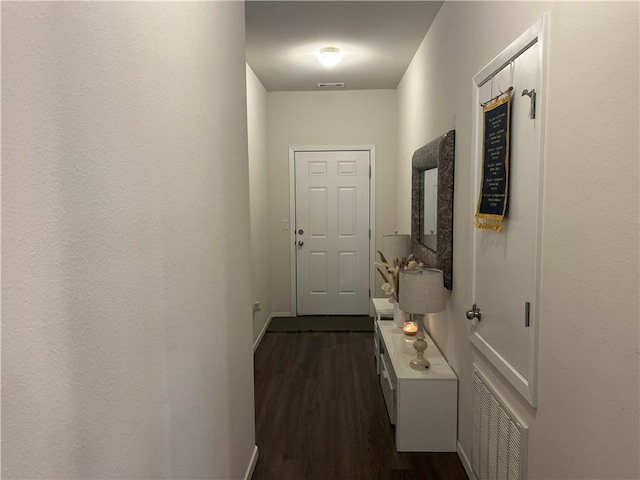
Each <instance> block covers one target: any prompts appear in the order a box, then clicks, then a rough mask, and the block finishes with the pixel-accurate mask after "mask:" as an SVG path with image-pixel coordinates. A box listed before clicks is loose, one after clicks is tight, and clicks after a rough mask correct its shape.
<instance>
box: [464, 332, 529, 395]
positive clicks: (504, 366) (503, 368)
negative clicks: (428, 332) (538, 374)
mask: <svg viewBox="0 0 640 480" xmlns="http://www.w3.org/2000/svg"><path fill="white" fill-rule="evenodd" d="M470 340H471V343H472V344H473V345H474V346H475V347H476V348H477V349H478V350H479V351H480V353H482V354H483V355H484V356H485V357H486V358H487V360H489V362H490V363H491V365H493V366H494V367H495V368H496V370H498V371H499V372H500V373H501V374H502V375H503V376H504V377H505V378H506V379H507V380H508V381H509V383H511V385H512V386H513V388H515V389H516V390H517V391H518V393H519V394H520V395H522V396H523V397H524V398H526V399H527V400H528V401H529V403H531V402H532V399H531V398H530V394H529V391H530V388H531V385H530V383H531V382H529V380H527V379H526V378H525V377H523V376H522V374H521V373H520V372H518V371H517V370H516V369H515V368H514V367H513V365H511V363H510V362H509V360H507V359H506V358H504V357H503V356H502V355H501V354H500V352H498V351H497V350H496V349H495V348H493V346H492V345H491V344H490V343H489V342H487V341H486V340H485V339H484V338H483V337H482V335H480V334H478V332H473V333H472V334H471V336H470ZM532 405H533V403H532ZM533 406H535V405H533Z"/></svg>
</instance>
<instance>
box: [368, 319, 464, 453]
mask: <svg viewBox="0 0 640 480" xmlns="http://www.w3.org/2000/svg"><path fill="white" fill-rule="evenodd" d="M374 332H375V334H374V340H375V354H376V363H377V365H378V373H379V375H380V385H381V386H382V392H383V395H384V400H385V403H386V405H387V411H388V413H389V419H390V420H391V423H392V424H394V425H395V433H396V449H397V450H398V451H399V452H455V451H456V436H457V424H456V422H457V407H458V379H457V377H456V375H455V374H454V373H453V370H451V367H450V366H449V364H448V363H447V361H446V359H445V358H444V357H443V356H442V354H441V353H440V350H439V349H438V347H437V346H436V345H435V344H434V343H433V340H432V339H431V338H430V337H429V336H428V335H426V339H425V340H426V341H427V344H428V347H427V350H426V351H425V356H426V357H427V358H428V359H429V362H431V367H430V368H429V369H427V370H424V371H418V370H414V369H412V368H411V367H410V366H409V361H410V360H411V359H412V358H414V357H415V354H416V351H415V349H414V348H413V341H414V339H415V337H407V336H406V335H404V334H403V333H402V329H401V328H397V327H395V326H394V325H393V321H389V320H376V321H375V322H374Z"/></svg>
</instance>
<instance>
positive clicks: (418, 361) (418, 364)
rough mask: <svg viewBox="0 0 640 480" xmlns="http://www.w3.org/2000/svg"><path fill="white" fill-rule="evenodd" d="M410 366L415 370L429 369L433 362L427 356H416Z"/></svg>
mask: <svg viewBox="0 0 640 480" xmlns="http://www.w3.org/2000/svg"><path fill="white" fill-rule="evenodd" d="M409 366H410V367H411V368H413V369H414V370H427V369H428V368H429V367H430V366H431V364H430V363H429V360H427V359H426V358H424V357H422V358H414V359H413V360H411V361H410V362H409Z"/></svg>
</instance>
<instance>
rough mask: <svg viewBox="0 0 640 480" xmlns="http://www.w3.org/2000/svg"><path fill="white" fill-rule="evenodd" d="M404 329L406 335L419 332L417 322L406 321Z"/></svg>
mask: <svg viewBox="0 0 640 480" xmlns="http://www.w3.org/2000/svg"><path fill="white" fill-rule="evenodd" d="M402 331H403V332H404V334H405V335H415V334H416V333H418V324H417V323H416V322H404V325H403V326H402Z"/></svg>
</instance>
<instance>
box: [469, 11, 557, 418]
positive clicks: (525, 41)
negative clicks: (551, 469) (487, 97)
mask: <svg viewBox="0 0 640 480" xmlns="http://www.w3.org/2000/svg"><path fill="white" fill-rule="evenodd" d="M548 39H549V15H548V14H546V13H545V14H544V15H543V17H542V19H541V20H540V21H538V22H537V23H536V24H534V25H533V26H531V27H530V28H529V29H528V30H527V31H526V32H524V33H523V34H522V35H521V36H520V37H519V38H518V39H517V40H515V41H514V42H513V43H512V44H511V45H509V46H508V47H507V48H506V49H505V50H503V51H502V52H501V53H500V54H499V55H498V56H497V57H496V58H494V59H493V60H492V61H491V62H489V64H487V65H486V66H485V67H484V68H483V69H482V70H480V72H478V74H476V75H475V76H474V77H473V82H472V85H473V92H474V95H473V111H474V117H473V118H474V119H478V118H481V113H482V110H481V107H480V98H479V92H480V89H479V87H480V86H482V85H484V84H485V83H486V82H487V81H488V80H489V79H491V78H492V77H493V75H494V74H496V73H497V72H498V71H500V70H501V69H502V68H504V67H505V66H506V65H508V64H509V63H510V62H511V61H513V60H514V59H516V58H517V57H518V56H520V54H522V53H523V52H524V51H525V50H526V49H527V48H529V47H530V46H531V45H533V44H535V43H537V44H538V45H539V48H538V79H537V80H538V82H537V83H538V88H537V102H536V108H537V112H536V120H539V125H540V128H538V149H539V159H538V160H539V165H540V169H539V181H538V185H539V191H538V205H539V208H538V218H537V224H538V228H537V238H536V252H537V256H536V265H535V279H534V284H535V305H536V308H534V309H533V318H531V323H530V327H529V328H530V329H531V332H530V335H529V366H530V369H531V371H530V372H529V377H530V378H529V379H526V378H525V377H524V376H523V375H521V374H520V373H519V372H518V371H517V370H515V368H514V367H513V366H512V365H511V364H510V363H509V361H508V360H506V359H505V358H504V357H503V356H502V355H501V354H500V353H499V352H497V351H496V350H495V348H493V347H492V346H491V345H490V344H489V343H488V342H487V341H486V340H485V339H484V338H482V336H481V335H480V334H478V333H477V332H475V328H472V330H471V334H470V340H471V342H472V343H473V345H475V346H476V347H477V348H478V350H479V351H480V352H481V353H483V354H484V355H485V356H486V357H487V359H488V360H489V361H490V362H491V364H492V365H493V366H494V367H495V368H496V369H497V370H498V371H499V372H500V373H502V375H504V376H505V378H507V380H508V381H509V382H510V383H511V384H512V385H513V387H514V388H515V389H516V390H517V391H518V392H519V393H520V394H521V395H522V396H524V398H526V399H527V401H528V402H529V403H530V404H531V406H533V407H535V406H536V405H537V378H538V335H539V324H540V292H541V269H542V263H541V262H542V225H543V221H542V220H543V207H544V205H543V198H544V153H545V150H544V147H545V143H544V142H545V128H546V101H547V100H546V99H547V95H546V93H547V91H546V90H547V65H548V52H547V50H548ZM474 123H475V129H474V130H475V131H474V139H473V143H474V157H473V158H474V162H475V191H474V195H472V197H471V201H472V208H471V215H472V223H473V222H474V220H475V218H474V215H475V211H476V200H477V198H478V194H479V191H478V190H479V188H480V185H479V184H480V165H481V163H482V162H481V155H482V152H481V147H480V143H481V137H482V132H481V129H482V122H481V121H477V120H474ZM473 230H474V232H473V237H474V241H473V242H472V247H471V248H472V259H473V261H472V272H471V274H472V278H473V279H474V280H473V281H472V286H471V296H472V298H473V301H472V302H471V303H475V299H476V288H475V278H476V249H475V245H476V241H475V237H476V235H477V231H476V229H475V228H474V229H473Z"/></svg>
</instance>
